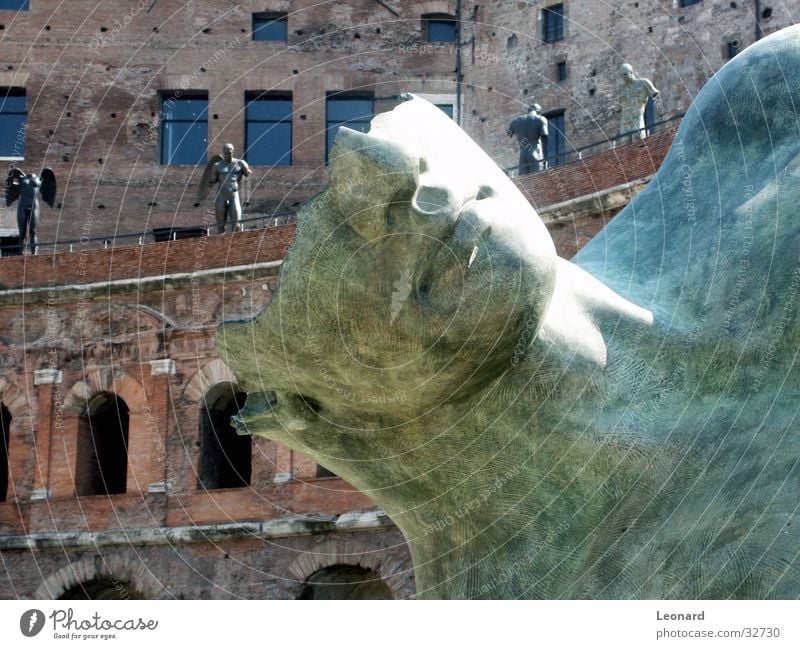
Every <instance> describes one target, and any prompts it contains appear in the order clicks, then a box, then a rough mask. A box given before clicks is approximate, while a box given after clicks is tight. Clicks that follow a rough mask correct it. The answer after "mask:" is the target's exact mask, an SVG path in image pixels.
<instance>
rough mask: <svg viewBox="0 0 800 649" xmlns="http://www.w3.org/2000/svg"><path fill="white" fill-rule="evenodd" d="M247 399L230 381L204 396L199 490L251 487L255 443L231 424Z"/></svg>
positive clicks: (201, 408)
mask: <svg viewBox="0 0 800 649" xmlns="http://www.w3.org/2000/svg"><path fill="white" fill-rule="evenodd" d="M246 398H247V395H246V394H245V393H244V392H240V391H239V389H238V388H237V387H236V384H235V383H232V382H230V381H224V382H220V383H215V384H214V385H212V386H211V387H210V388H209V389H208V390H207V391H206V393H205V395H203V399H202V400H201V403H200V405H199V410H200V417H199V426H198V434H199V436H200V456H199V458H198V462H197V488H198V489H230V488H237V487H246V486H248V485H249V484H250V478H251V473H252V452H253V451H252V442H253V439H252V437H250V435H239V434H238V433H237V432H236V429H235V428H234V427H233V426H232V425H231V423H230V421H231V417H232V416H234V415H236V414H237V413H238V412H239V410H240V409H241V408H242V406H243V405H244V401H245V399H246Z"/></svg>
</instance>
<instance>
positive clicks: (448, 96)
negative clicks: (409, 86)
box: [414, 92, 459, 124]
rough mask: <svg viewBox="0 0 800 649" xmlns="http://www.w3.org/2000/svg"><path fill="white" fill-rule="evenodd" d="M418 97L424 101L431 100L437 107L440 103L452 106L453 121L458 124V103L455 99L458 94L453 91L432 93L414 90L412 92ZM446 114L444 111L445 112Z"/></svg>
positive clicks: (439, 106)
mask: <svg viewBox="0 0 800 649" xmlns="http://www.w3.org/2000/svg"><path fill="white" fill-rule="evenodd" d="M414 94H415V95H416V96H417V97H419V98H420V99H425V100H426V101H429V102H431V103H432V104H433V105H434V106H436V107H437V108H441V104H447V105H450V106H452V107H453V121H454V122H455V123H456V124H458V123H459V121H458V118H459V110H458V104H457V103H456V100H457V99H458V96H457V95H456V93H454V92H440V93H432V92H415V93H414ZM445 114H446V113H445Z"/></svg>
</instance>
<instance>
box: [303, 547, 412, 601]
mask: <svg viewBox="0 0 800 649" xmlns="http://www.w3.org/2000/svg"><path fill="white" fill-rule="evenodd" d="M337 566H354V567H358V568H362V569H365V570H368V571H371V572H372V573H374V574H375V575H377V576H378V577H380V578H381V579H382V580H383V581H384V583H385V584H386V585H387V586H388V588H389V590H390V591H391V593H392V596H393V597H394V598H395V599H401V598H403V597H404V596H405V591H407V583H408V577H409V575H408V568H407V566H405V565H403V564H402V563H400V562H399V561H397V560H395V559H392V558H391V557H388V556H387V555H386V554H385V553H383V552H376V551H375V549H374V548H373V547H372V546H370V545H368V544H367V543H366V542H364V541H361V540H356V539H353V538H348V539H335V540H331V541H325V542H323V543H320V544H319V545H317V546H315V547H314V552H303V553H302V554H300V555H299V556H298V557H297V559H295V560H294V562H292V564H291V565H290V566H289V572H290V573H291V575H292V576H293V577H294V578H295V579H297V581H298V584H297V596H298V597H299V596H300V595H301V594H302V592H303V590H304V589H305V587H306V585H307V583H308V582H309V580H310V579H311V578H312V577H313V576H314V575H315V574H318V573H320V572H321V571H324V570H326V569H331V568H335V567H337Z"/></svg>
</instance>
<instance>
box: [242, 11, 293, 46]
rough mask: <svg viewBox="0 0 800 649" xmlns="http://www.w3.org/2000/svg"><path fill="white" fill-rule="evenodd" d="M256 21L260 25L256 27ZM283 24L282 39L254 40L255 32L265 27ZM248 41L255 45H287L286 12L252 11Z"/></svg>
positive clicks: (287, 25) (287, 23) (287, 20)
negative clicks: (255, 43)
mask: <svg viewBox="0 0 800 649" xmlns="http://www.w3.org/2000/svg"><path fill="white" fill-rule="evenodd" d="M256 21H259V22H261V23H262V24H261V25H259V27H256ZM275 23H283V26H284V34H283V35H282V38H256V32H258V30H259V29H261V28H262V27H264V26H265V25H272V24H275ZM250 40H252V41H254V42H257V43H287V42H288V41H289V14H288V12H286V11H254V12H253V14H252V18H251V23H250Z"/></svg>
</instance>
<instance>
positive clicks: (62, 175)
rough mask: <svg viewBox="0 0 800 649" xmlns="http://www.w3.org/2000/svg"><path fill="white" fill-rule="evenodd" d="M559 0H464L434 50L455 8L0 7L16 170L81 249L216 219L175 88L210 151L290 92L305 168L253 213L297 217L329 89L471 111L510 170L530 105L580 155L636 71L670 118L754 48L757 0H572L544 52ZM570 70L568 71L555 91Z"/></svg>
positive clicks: (281, 3)
mask: <svg viewBox="0 0 800 649" xmlns="http://www.w3.org/2000/svg"><path fill="white" fill-rule="evenodd" d="M547 4H550V2H549V0H548V2H505V1H500V0H492V2H488V3H485V2H484V3H481V2H473V1H469V0H464V1H463V2H461V3H460V5H461V16H460V17H461V19H462V22H461V25H462V29H461V40H460V46H459V45H458V44H456V43H427V42H426V39H425V35H424V33H423V27H422V22H421V19H420V17H421V16H422V15H423V14H426V13H445V14H450V15H455V13H456V9H457V3H456V2H455V0H417V1H414V2H399V1H398V0H387V1H386V2H380V3H379V2H374V0H352V1H350V2H346V3H317V2H312V0H297V1H293V2H291V3H290V2H287V1H286V0H270V1H269V2H263V3H259V4H257V5H254V4H253V3H252V2H250V1H249V0H237V1H234V2H228V3H224V4H222V5H221V4H220V3H218V2H210V1H206V0H203V1H198V2H193V3H192V8H191V11H189V10H187V11H177V12H176V11H175V10H174V7H173V6H172V5H170V4H169V3H165V2H157V3H155V4H152V6H151V3H142V2H134V1H131V2H129V3H119V2H113V1H112V0H102V1H100V2H97V1H96V0H74V1H73V2H70V3H69V4H68V5H63V6H59V7H58V8H57V9H56V8H55V7H51V6H50V5H49V4H48V3H44V2H34V3H32V5H31V9H30V11H27V12H21V13H19V14H18V15H17V14H14V13H11V12H3V11H0V25H2V29H0V43H2V48H3V53H4V65H3V66H2V67H3V69H2V70H0V87H9V86H22V87H25V88H26V92H27V98H28V99H27V106H28V112H29V121H28V128H27V132H26V142H25V156H24V160H22V161H19V162H18V164H19V166H20V167H22V168H24V169H26V170H28V171H38V170H39V169H40V168H41V166H42V165H44V164H46V165H49V166H51V167H53V169H54V170H55V171H56V174H57V176H58V178H59V182H60V191H59V197H58V205H59V207H58V209H57V210H56V211H53V210H50V209H49V208H44V210H43V217H42V227H41V232H40V235H41V236H40V238H41V240H42V241H48V240H55V239H58V240H59V241H64V240H76V242H77V241H78V240H80V239H81V237H85V238H94V237H101V238H110V236H112V235H114V234H116V235H123V234H127V233H134V234H140V233H142V232H149V231H150V230H152V229H153V228H154V227H166V226H173V225H178V226H183V225H193V224H198V223H208V222H209V221H210V220H213V219H211V216H210V215H211V211H212V206H211V204H210V201H209V200H206V202H205V203H204V204H203V205H201V206H200V207H194V202H195V193H196V184H197V182H198V181H199V178H200V175H201V172H202V169H201V168H200V167H193V166H167V165H162V164H160V162H159V140H160V136H159V131H160V100H159V97H160V93H162V92H165V91H170V90H173V91H175V90H179V91H181V92H185V93H189V92H194V91H201V92H207V93H208V96H209V100H210V107H209V126H208V129H209V141H208V148H209V151H210V152H211V153H212V154H213V153H214V152H216V151H217V150H218V149H219V148H220V147H221V145H222V144H223V143H224V142H226V141H230V142H233V143H234V144H235V145H236V147H237V150H238V151H239V152H241V150H242V148H243V142H244V114H243V109H244V96H245V92H247V91H256V90H279V91H286V92H291V93H292V94H293V101H294V116H293V123H292V127H293V136H292V145H293V151H292V155H293V161H292V162H293V164H292V166H290V167H256V168H255V169H254V174H253V176H252V177H251V180H250V182H249V189H248V195H249V196H250V202H251V205H249V206H247V207H246V208H245V216H250V217H255V216H267V215H273V214H278V215H284V214H285V213H287V212H289V213H291V212H292V211H293V210H295V209H296V208H297V207H298V206H299V205H300V204H301V203H302V202H304V201H305V200H307V199H308V198H309V197H311V196H312V195H313V194H314V193H316V192H317V191H319V189H320V188H321V187H322V186H323V185H324V183H325V182H326V180H327V167H326V166H325V126H326V124H325V95H326V93H327V92H331V91H338V90H353V89H355V90H367V91H370V92H372V93H373V95H374V97H375V98H376V102H375V110H376V112H382V111H385V110H388V109H390V108H392V107H393V106H394V105H395V104H396V97H397V95H398V94H399V93H401V92H404V91H411V92H415V93H418V94H421V95H423V96H426V97H428V98H430V99H433V100H434V101H449V102H456V100H457V99H460V111H459V110H457V112H460V115H459V116H458V117H459V119H460V120H461V123H462V125H463V126H464V128H465V130H466V131H467V132H468V133H469V134H470V135H472V136H473V137H474V138H475V139H476V141H477V142H478V143H479V144H481V146H483V147H484V148H485V149H486V150H487V151H488V152H489V153H490V155H492V157H494V158H495V160H497V162H498V163H499V164H501V165H502V166H512V165H514V164H516V144H515V143H514V142H513V141H511V140H510V139H509V138H508V137H506V136H505V134H504V131H505V128H506V126H507V124H508V122H509V120H510V118H511V117H513V116H514V115H516V114H518V113H519V112H520V111H522V110H523V109H524V108H525V106H527V104H528V103H530V102H531V100H533V99H535V100H536V101H538V102H539V103H541V104H542V105H543V106H544V107H545V109H547V110H550V109H558V108H561V109H564V110H565V111H566V121H567V138H568V144H569V145H570V146H581V145H583V144H586V143H589V142H595V141H598V140H604V139H606V138H608V137H611V136H613V135H615V134H616V129H617V126H616V125H617V117H616V115H615V113H613V109H612V98H613V96H614V94H615V92H616V85H617V82H618V68H619V64H620V63H621V62H622V61H623V60H629V61H631V62H632V63H634V64H635V66H636V68H637V70H638V71H639V73H640V74H642V75H646V76H650V77H652V78H653V80H654V81H655V82H656V84H657V85H658V87H659V88H660V89H661V100H660V111H661V113H662V115H663V116H670V115H674V114H677V113H681V112H683V111H684V110H685V109H686V108H687V106H688V105H689V102H690V101H691V98H692V96H694V94H696V92H697V91H698V90H699V89H700V87H701V86H702V85H703V83H704V82H705V81H706V80H707V79H708V78H709V77H710V76H711V75H712V74H713V72H714V71H715V70H717V69H718V68H719V67H720V66H721V65H722V64H723V63H724V59H725V56H724V54H725V53H724V45H725V43H727V42H728V41H729V40H730V39H731V38H734V37H735V38H737V39H738V40H739V41H740V43H741V46H742V47H744V46H746V45H748V44H750V43H751V42H752V41H753V40H754V38H755V19H754V16H753V2H752V0H746V1H739V2H730V1H726V2H720V1H716V0H714V1H711V0H704V1H703V2H700V3H698V4H695V5H692V6H690V7H686V8H680V7H677V2H673V0H641V1H640V2H632V1H630V0H626V1H625V2H623V3H615V4H614V7H613V8H612V7H611V6H610V5H608V4H607V3H601V2H596V1H595V0H565V2H564V5H565V7H566V17H567V21H566V31H565V39H564V40H563V41H559V42H558V43H555V44H545V43H543V42H541V38H540V36H541V22H540V21H541V16H540V14H541V12H540V9H541V7H542V6H544V5H547ZM761 5H762V14H764V15H765V16H766V15H767V14H768V17H765V18H763V19H762V21H761V22H762V30H763V33H765V34H766V33H769V32H771V31H774V30H776V29H778V28H780V27H783V26H786V25H788V24H791V22H792V12H793V11H796V10H798V9H800V6H798V2H797V1H796V0H784V1H781V2H762V3H761ZM264 10H270V11H281V10H283V11H288V13H289V20H288V30H289V36H288V42H287V43H276V42H254V41H252V40H251V35H250V29H251V19H252V13H253V12H254V11H264ZM561 60H566V62H567V68H568V71H569V76H568V79H567V80H566V81H564V82H561V83H559V82H557V81H555V79H554V74H555V65H556V63H557V62H558V61H561ZM459 65H460V68H461V69H460V72H461V75H462V82H463V83H462V86H461V88H460V89H459V88H458V87H457V85H458V84H457V83H456V77H457V74H458V72H459V69H458V68H459ZM7 164H8V163H7ZM2 212H3V213H2V214H0V217H1V218H0V227H11V228H13V227H15V219H14V214H13V209H4V208H3V209H2ZM278 218H279V219H286V218H287V217H286V216H279V217H278ZM274 222H275V221H273V223H274ZM278 222H281V221H278ZM123 243H124V242H123ZM74 247H75V248H76V249H77V248H79V247H80V244H79V243H76V244H75V246H74Z"/></svg>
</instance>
